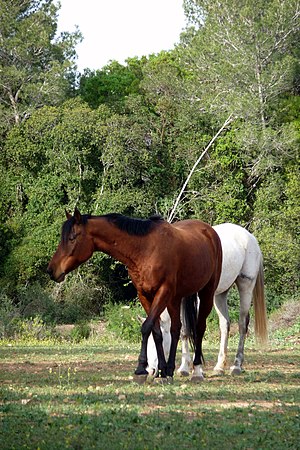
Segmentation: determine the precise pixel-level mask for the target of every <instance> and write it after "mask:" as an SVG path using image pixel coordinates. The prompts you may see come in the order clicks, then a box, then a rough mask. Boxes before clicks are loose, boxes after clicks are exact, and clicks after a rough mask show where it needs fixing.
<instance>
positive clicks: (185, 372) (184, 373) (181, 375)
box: [177, 370, 189, 377]
mask: <svg viewBox="0 0 300 450" xmlns="http://www.w3.org/2000/svg"><path fill="white" fill-rule="evenodd" d="M177 373H178V375H179V376H180V377H188V376H189V372H187V371H186V370H178V371H177Z"/></svg>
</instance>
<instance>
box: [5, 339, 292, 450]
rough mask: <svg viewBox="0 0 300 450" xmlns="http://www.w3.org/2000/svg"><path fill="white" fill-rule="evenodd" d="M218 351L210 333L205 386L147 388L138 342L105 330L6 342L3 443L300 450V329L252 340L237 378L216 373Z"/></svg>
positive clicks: (182, 383) (181, 383)
mask: <svg viewBox="0 0 300 450" xmlns="http://www.w3.org/2000/svg"><path fill="white" fill-rule="evenodd" d="M230 345H231V346H230V355H229V356H230V358H231V359H233V355H234V349H235V345H236V339H235V338H233V339H232V340H231V344H230ZM217 349H218V343H217V342H210V341H209V339H207V340H206V341H205V344H204V354H205V357H206V379H205V381H204V382H203V383H201V384H197V385H195V384H192V383H190V382H189V380H188V379H184V378H179V377H175V378H174V383H173V384H172V385H157V384H156V383H148V384H145V385H142V386H141V385H137V384H135V383H134V382H133V380H132V374H133V371H134V369H135V366H136V362H137V357H138V350H139V346H137V345H132V344H127V343H124V342H123V343H122V342H120V341H118V340H116V339H115V338H114V337H113V335H111V334H109V333H107V332H106V333H105V334H104V335H103V336H102V337H101V338H97V339H91V340H88V341H84V342H83V343H81V344H69V343H63V344H54V343H51V342H50V343H43V342H40V343H39V342H30V343H27V344H26V343H21V342H19V343H5V342H2V343H1V345H0V383H1V388H0V420H1V422H0V448H1V449H2V450H5V449H17V450H19V449H92V448H96V449H111V450H114V449H116V450H117V449H143V450H144V449H149V450H150V449H151V450H152V449H160V450H161V449H178V450H179V449H202V448H208V449H247V450H250V449H255V450H256V449H263V450H266V449H273V450H274V449H278V450H282V449H293V450H295V449H299V448H300V408H299V406H300V368H299V362H300V344H299V339H298V338H297V336H296V337H295V336H294V337H293V338H291V339H289V338H282V339H281V338H278V339H275V338H274V339H273V340H272V341H271V345H270V347H269V348H268V350H267V351H266V352H262V351H261V350H259V349H257V348H256V347H255V344H254V343H253V342H251V340H248V343H247V346H246V361H245V369H246V370H245V372H244V373H243V374H242V375H241V376H239V377H231V376H230V375H229V374H226V375H224V376H223V377H222V376H221V377H216V376H213V373H212V368H213V365H214V362H215V360H216V357H217ZM230 362H231V361H230Z"/></svg>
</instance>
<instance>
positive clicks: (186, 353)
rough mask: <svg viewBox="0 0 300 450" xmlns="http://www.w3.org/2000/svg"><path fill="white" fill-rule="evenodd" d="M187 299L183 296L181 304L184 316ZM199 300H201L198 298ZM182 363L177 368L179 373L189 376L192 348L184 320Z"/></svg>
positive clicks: (181, 314)
mask: <svg viewBox="0 0 300 450" xmlns="http://www.w3.org/2000/svg"><path fill="white" fill-rule="evenodd" d="M186 301H187V299H186V298H183V299H182V301H181V306H180V316H181V317H183V316H184V308H185V302H186ZM198 302H199V300H198ZM181 349H182V353H181V364H180V367H179V369H178V370H177V373H178V375H180V376H181V377H188V376H189V374H190V366H191V361H192V359H191V354H190V348H189V338H188V333H187V330H186V326H185V321H184V320H182V327H181Z"/></svg>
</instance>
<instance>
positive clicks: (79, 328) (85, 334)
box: [70, 321, 91, 343]
mask: <svg viewBox="0 0 300 450" xmlns="http://www.w3.org/2000/svg"><path fill="white" fill-rule="evenodd" d="M90 334H91V327H90V325H89V324H88V323H87V322H85V321H80V322H78V323H77V324H75V326H74V328H73V329H72V331H71V334H70V337H71V340H72V341H73V342H76V343H79V342H81V341H82V340H83V339H88V338H89V337H90Z"/></svg>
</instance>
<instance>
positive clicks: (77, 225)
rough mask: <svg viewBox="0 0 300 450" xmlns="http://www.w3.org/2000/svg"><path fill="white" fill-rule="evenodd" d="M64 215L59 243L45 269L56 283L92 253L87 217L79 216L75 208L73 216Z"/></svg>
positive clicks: (91, 240)
mask: <svg viewBox="0 0 300 450" xmlns="http://www.w3.org/2000/svg"><path fill="white" fill-rule="evenodd" d="M66 215H67V220H66V222H65V223H64V224H63V227H62V233H61V241H60V243H59V245H58V247H57V250H56V252H55V253H54V255H53V257H52V259H51V261H50V263H49V265H48V268H47V272H48V274H49V276H50V278H51V279H52V280H54V281H56V282H57V283H60V282H61V281H63V280H64V279H65V276H66V274H67V273H69V272H71V271H72V270H74V269H76V268H77V267H78V266H79V265H80V264H82V263H84V262H85V261H87V260H88V259H89V258H90V257H91V256H92V254H93V251H94V242H93V238H92V237H91V236H90V235H89V234H88V230H87V222H88V218H89V216H87V215H81V214H80V212H79V211H78V209H77V208H75V211H74V215H73V216H72V215H71V214H69V213H68V212H66Z"/></svg>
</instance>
